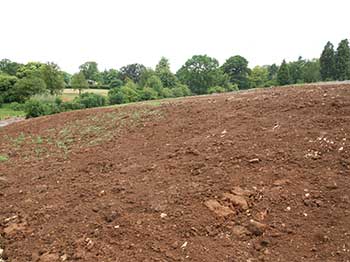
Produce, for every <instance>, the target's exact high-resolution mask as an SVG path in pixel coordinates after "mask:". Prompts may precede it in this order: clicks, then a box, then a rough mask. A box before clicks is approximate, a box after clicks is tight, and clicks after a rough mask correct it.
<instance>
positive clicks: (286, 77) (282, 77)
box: [277, 60, 290, 86]
mask: <svg viewBox="0 0 350 262" xmlns="http://www.w3.org/2000/svg"><path fill="white" fill-rule="evenodd" d="M277 81H278V84H279V85H282V86H283V85H288V84H289V83H290V74H289V67H288V64H287V63H286V60H283V62H282V64H281V66H280V68H279V70H278V72H277Z"/></svg>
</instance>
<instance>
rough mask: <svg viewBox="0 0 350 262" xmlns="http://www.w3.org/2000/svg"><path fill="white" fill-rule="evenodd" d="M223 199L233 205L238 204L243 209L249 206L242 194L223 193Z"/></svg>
mask: <svg viewBox="0 0 350 262" xmlns="http://www.w3.org/2000/svg"><path fill="white" fill-rule="evenodd" d="M223 200H228V201H230V202H231V203H232V204H233V205H235V206H239V207H240V208H241V209H243V210H247V209H248V208H249V206H248V202H247V200H245V198H244V197H242V196H235V195H232V194H230V193H224V194H223Z"/></svg>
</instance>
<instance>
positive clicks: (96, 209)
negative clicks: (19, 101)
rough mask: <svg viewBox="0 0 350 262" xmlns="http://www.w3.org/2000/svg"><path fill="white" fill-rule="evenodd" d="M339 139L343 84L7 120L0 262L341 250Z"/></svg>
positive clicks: (0, 173)
mask: <svg viewBox="0 0 350 262" xmlns="http://www.w3.org/2000/svg"><path fill="white" fill-rule="evenodd" d="M349 141H350V85H315V86H307V87H285V88H273V89H263V90H256V91H254V92H243V93H229V94H222V95H214V96H204V97H194V98H187V99H181V100H173V101H171V100H170V101H165V102H162V103H161V104H159V103H153V104H152V103H151V104H149V105H132V106H125V107H115V108H105V109H92V110H83V111H76V112H68V113H62V114H58V115H54V116H48V117H41V118H37V119H33V120H26V121H23V122H19V123H16V124H13V125H9V126H7V127H4V128H1V129H0V155H5V156H7V158H8V160H6V158H4V159H3V161H2V162H0V256H1V257H0V261H1V259H2V260H5V261H11V262H20V261H44V262H45V261H87V262H90V261H91V262H92V261H94V262H96V261H99V262H102V261H103V262H109V261H113V262H115V261H232V262H233V261H251V262H252V261H298V262H299V261H350V154H349V153H350V145H349ZM1 250H2V251H1ZM1 253H2V254H1Z"/></svg>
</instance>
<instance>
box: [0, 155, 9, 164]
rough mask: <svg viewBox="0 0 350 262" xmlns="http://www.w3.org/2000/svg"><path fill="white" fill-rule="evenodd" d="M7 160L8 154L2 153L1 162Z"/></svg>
mask: <svg viewBox="0 0 350 262" xmlns="http://www.w3.org/2000/svg"><path fill="white" fill-rule="evenodd" d="M7 160H9V158H8V156H5V155H0V162H6V161H7Z"/></svg>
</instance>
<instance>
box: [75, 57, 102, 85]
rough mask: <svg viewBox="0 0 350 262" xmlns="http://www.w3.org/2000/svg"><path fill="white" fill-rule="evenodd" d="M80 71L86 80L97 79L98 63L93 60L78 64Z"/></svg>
mask: <svg viewBox="0 0 350 262" xmlns="http://www.w3.org/2000/svg"><path fill="white" fill-rule="evenodd" d="M79 69H80V72H82V73H83V74H84V77H85V79H86V80H93V81H95V82H97V81H99V71H98V65H97V63H96V62H94V61H89V62H85V63H84V64H82V65H81V66H79Z"/></svg>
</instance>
